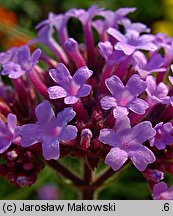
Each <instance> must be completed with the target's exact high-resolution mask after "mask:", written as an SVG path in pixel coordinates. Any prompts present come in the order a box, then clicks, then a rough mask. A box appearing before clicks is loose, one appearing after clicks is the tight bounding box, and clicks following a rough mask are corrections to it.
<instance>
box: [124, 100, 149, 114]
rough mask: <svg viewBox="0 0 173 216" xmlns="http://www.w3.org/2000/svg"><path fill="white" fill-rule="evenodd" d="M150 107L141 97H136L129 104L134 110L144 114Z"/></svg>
mask: <svg viewBox="0 0 173 216" xmlns="http://www.w3.org/2000/svg"><path fill="white" fill-rule="evenodd" d="M148 107H149V105H148V103H147V102H145V101H144V100H142V99H140V98H136V99H135V100H133V101H132V102H130V104H129V105H128V108H129V109H130V110H132V111H133V112H135V113H137V114H139V115H143V114H144V113H145V110H146V109H147V108H148Z"/></svg>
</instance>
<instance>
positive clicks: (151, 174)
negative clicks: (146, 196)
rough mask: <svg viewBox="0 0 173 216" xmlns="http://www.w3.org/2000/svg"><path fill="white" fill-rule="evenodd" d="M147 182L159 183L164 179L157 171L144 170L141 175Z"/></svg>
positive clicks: (161, 173) (162, 174)
mask: <svg viewBox="0 0 173 216" xmlns="http://www.w3.org/2000/svg"><path fill="white" fill-rule="evenodd" d="M142 174H143V175H144V176H145V178H146V179H147V180H148V181H154V182H160V181H161V180H163V178H164V173H163V172H161V171H159V170H157V169H153V170H152V169H148V168H147V169H146V170H145V171H144V172H143V173H142Z"/></svg>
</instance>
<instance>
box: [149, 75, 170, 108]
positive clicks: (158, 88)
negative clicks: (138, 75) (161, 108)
mask: <svg viewBox="0 0 173 216" xmlns="http://www.w3.org/2000/svg"><path fill="white" fill-rule="evenodd" d="M146 82H147V88H146V92H147V94H148V103H150V104H151V105H152V104H157V103H162V104H169V103H170V96H168V91H169V88H168V86H167V85H166V84H164V83H163V82H160V83H159V84H158V85H157V84H156V79H155V78H154V77H153V76H147V78H146Z"/></svg>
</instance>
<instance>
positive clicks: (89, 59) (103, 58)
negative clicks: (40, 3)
mask: <svg viewBox="0 0 173 216" xmlns="http://www.w3.org/2000/svg"><path fill="white" fill-rule="evenodd" d="M133 11H135V8H120V9H118V10H116V11H111V10H106V9H103V8H101V9H99V8H98V7H97V6H91V7H90V8H89V9H88V10H85V9H76V8H73V9H71V10H69V11H67V12H65V13H62V14H54V13H49V16H48V18H47V19H46V20H44V21H42V22H40V23H39V24H38V25H37V27H36V29H37V36H36V38H35V39H33V40H31V41H30V42H29V43H28V44H29V45H31V44H33V43H35V46H36V45H37V43H39V44H41V47H42V46H44V49H45V52H44V50H43V52H42V53H41V50H40V49H36V50H35V51H34V52H33V53H32V54H31V53H30V49H29V46H28V45H25V46H21V47H14V48H10V49H9V50H7V51H6V52H1V53H0V64H1V68H2V71H1V75H8V77H2V80H0V119H1V120H0V153H1V155H0V156H1V157H0V159H2V160H4V163H3V164H1V163H0V176H3V177H5V178H7V179H8V181H9V182H10V183H12V184H14V185H16V186H17V187H24V186H27V185H28V186H31V185H32V184H33V183H34V182H35V181H36V180H37V176H38V174H39V172H40V171H41V170H42V169H43V168H44V166H45V165H46V166H49V167H51V168H52V169H53V170H55V171H56V172H55V173H57V174H58V173H59V174H60V175H61V176H62V178H63V177H65V178H66V180H67V181H70V182H71V185H74V186H75V187H76V188H77V189H78V190H79V191H80V192H81V198H82V199H88V200H90V199H93V197H94V196H95V194H94V193H95V192H97V189H98V188H101V187H102V185H105V184H104V183H105V182H106V181H107V180H108V178H109V177H111V176H112V175H113V174H114V171H116V172H117V173H116V174H117V175H119V171H120V172H121V170H120V168H122V167H123V169H127V168H128V167H129V166H126V165H130V164H131V162H132V164H134V166H135V167H136V168H137V170H139V171H140V172H142V175H143V176H144V177H145V178H146V181H147V182H148V184H149V188H150V189H151V193H152V192H153V194H154V196H153V197H154V198H168V197H169V198H172V187H171V188H170V189H168V188H167V186H165V185H166V184H165V183H161V186H159V184H160V183H159V184H158V186H157V185H155V186H154V184H155V183H158V182H159V181H160V180H162V179H163V176H164V174H165V173H169V174H171V175H173V161H172V158H173V145H172V142H173V137H172V135H173V125H172V123H173V117H172V110H173V106H172V105H173V95H172V93H173V86H172V84H173V78H172V73H169V72H170V71H169V68H171V70H172V69H173V66H172V65H171V63H172V60H173V46H172V44H173V38H170V37H168V36H166V35H164V34H161V33H158V34H157V35H152V34H148V33H149V32H150V29H149V28H148V27H147V26H146V25H145V24H142V23H139V22H136V23H133V22H132V21H131V20H130V19H129V18H128V17H127V15H128V13H131V12H133ZM70 19H77V22H78V21H79V22H80V23H81V27H82V28H80V30H81V31H82V32H81V34H80V36H81V37H80V39H79V37H78V36H79V35H78V34H75V32H74V33H73V34H71V29H74V30H75V29H76V26H75V22H74V23H73V22H72V23H71V22H70ZM69 24H72V26H70V31H69V28H68V27H69ZM73 25H74V26H73ZM93 27H94V28H95V30H96V31H97V33H98V35H97V36H98V37H95V32H93ZM123 29H124V33H122V30H123ZM74 34H75V38H73V35H74ZM82 38H83V40H82ZM96 38H97V40H95V39H96ZM162 48H163V49H164V53H163V52H162ZM161 53H163V54H161ZM39 60H41V61H42V62H41V64H39V65H38V63H39ZM42 63H43V64H42ZM155 72H156V74H153V73H155ZM22 75H24V76H22ZM167 77H168V79H169V81H170V82H169V81H168V79H167ZM18 78H19V79H18ZM14 79H15V80H14ZM109 92H110V93H109ZM34 111H35V112H34ZM112 113H113V114H112ZM6 119H7V123H5V120H6ZM16 119H18V125H19V126H17V125H16V121H17V120H16ZM152 125H153V126H152ZM40 147H41V148H40ZM40 150H41V151H40ZM60 156H61V159H60V161H57V159H59V157H60ZM71 157H73V159H74V160H76V159H77V162H78V161H79V163H78V164H79V166H80V165H81V164H83V166H80V167H77V168H78V169H80V171H81V172H78V171H77V172H75V171H76V170H73V166H71V160H70V158H71ZM73 159H72V160H73ZM69 160H70V162H69ZM66 162H67V163H66ZM102 162H104V164H103V163H102ZM66 165H68V166H66ZM100 165H101V166H100ZM107 166H109V168H108V169H106V167H107ZM73 171H74V172H73ZM132 171H133V170H132ZM80 174H82V176H81V175H80ZM95 174H96V175H95ZM93 175H95V177H94V178H93ZM127 180H128V179H127ZM114 181H115V179H114ZM153 186H154V190H153ZM162 186H163V189H162V190H160V189H159V188H161V187H162ZM59 190H60V188H59ZM60 192H61V191H60ZM61 194H62V193H60V194H59V196H60V199H61V198H62V197H61Z"/></svg>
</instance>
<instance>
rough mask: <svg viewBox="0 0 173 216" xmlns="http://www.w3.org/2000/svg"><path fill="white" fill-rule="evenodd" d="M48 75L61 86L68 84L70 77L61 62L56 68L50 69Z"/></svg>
mask: <svg viewBox="0 0 173 216" xmlns="http://www.w3.org/2000/svg"><path fill="white" fill-rule="evenodd" d="M49 75H50V76H51V78H52V79H53V80H54V81H55V82H56V83H57V84H58V85H60V86H62V87H65V86H66V85H68V84H69V82H70V80H71V78H72V77H71V75H70V72H69V70H68V69H67V68H66V66H65V65H64V64H62V63H59V64H58V65H57V68H56V69H51V70H50V71H49Z"/></svg>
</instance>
